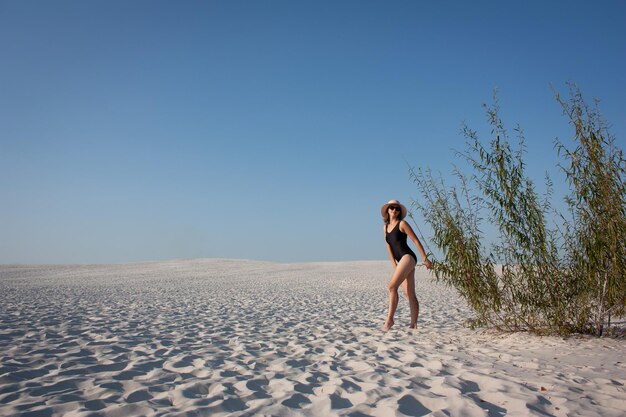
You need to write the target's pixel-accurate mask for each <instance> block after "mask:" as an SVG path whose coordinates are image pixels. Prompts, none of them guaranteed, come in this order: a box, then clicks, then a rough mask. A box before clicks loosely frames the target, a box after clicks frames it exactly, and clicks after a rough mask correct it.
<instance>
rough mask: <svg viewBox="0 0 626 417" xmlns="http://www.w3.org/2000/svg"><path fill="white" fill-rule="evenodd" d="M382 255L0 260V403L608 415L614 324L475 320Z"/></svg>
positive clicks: (158, 410) (613, 389)
mask: <svg viewBox="0 0 626 417" xmlns="http://www.w3.org/2000/svg"><path fill="white" fill-rule="evenodd" d="M390 273H391V267H390V265H389V263H388V262H342V263H310V264H274V263H267V262H252V261H232V260H194V261H172V262H159V263H145V264H131V265H115V266H111V265H107V266H31V267H28V266H9V265H3V266H0V352H1V353H0V354H1V359H0V415H2V416H13V415H14V416H18V415H23V416H30V415H33V416H53V415H54V416H106V417H115V416H129V415H136V416H139V415H145V416H161V415H168V416H170V415H172V416H202V415H207V416H209V415H210V416H220V415H232V416H252V415H255V416H256V415H266V416H301V415H302V416H334V415H341V416H354V417H357V416H368V415H370V416H402V415H408V416H421V415H433V416H490V417H495V416H504V415H507V416H526V415H541V416H552V415H554V416H585V417H590V416H623V415H624V410H626V393H625V390H624V388H625V387H624V384H625V383H626V382H625V377H626V365H625V362H624V361H625V360H626V357H625V355H624V353H625V352H626V348H625V342H624V341H621V340H615V339H596V338H586V337H572V338H567V339H563V338H557V337H536V336H531V335H528V334H513V335H503V334H497V333H493V332H486V331H472V330H469V329H466V328H464V327H463V326H462V323H463V321H464V320H465V319H466V318H467V317H469V311H468V309H467V308H466V307H465V306H464V303H463V302H462V301H461V300H460V299H459V298H458V297H457V296H456V295H455V294H454V293H453V291H452V290H448V289H446V288H444V287H442V286H440V285H438V284H435V283H433V282H432V280H431V279H430V276H429V274H428V272H426V271H425V270H421V271H418V273H417V276H416V281H417V282H416V287H417V293H418V299H419V301H420V304H421V315H420V320H419V323H418V325H419V330H418V331H411V330H409V329H406V327H407V326H408V324H409V317H408V316H409V312H408V305H407V302H406V300H404V298H402V297H401V299H400V306H399V310H398V312H397V315H396V326H395V327H394V328H393V329H392V330H391V331H390V332H389V333H386V334H385V333H383V332H382V331H381V330H380V328H381V326H382V324H383V321H384V318H385V313H386V308H387V294H386V287H385V285H386V282H387V280H388V278H389V275H390Z"/></svg>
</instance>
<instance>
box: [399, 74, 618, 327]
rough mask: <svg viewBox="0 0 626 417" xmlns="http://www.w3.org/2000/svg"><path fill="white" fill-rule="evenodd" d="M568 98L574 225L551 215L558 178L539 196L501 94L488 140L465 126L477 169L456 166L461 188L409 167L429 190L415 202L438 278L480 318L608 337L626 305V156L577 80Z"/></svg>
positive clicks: (468, 155) (491, 110)
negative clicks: (489, 235)
mask: <svg viewBox="0 0 626 417" xmlns="http://www.w3.org/2000/svg"><path fill="white" fill-rule="evenodd" d="M570 96H571V98H570V100H569V101H564V100H562V99H561V98H560V96H559V95H558V94H557V95H556V98H557V101H558V102H559V103H560V104H561V106H562V107H563V110H564V113H565V114H566V115H567V116H568V117H569V119H570V122H571V123H572V124H573V125H574V127H575V136H574V142H575V145H576V146H575V148H574V149H573V150H569V149H567V147H566V146H565V145H564V144H563V143H561V142H559V141H557V142H556V144H555V146H556V148H557V149H558V152H559V155H564V157H565V160H566V161H567V162H568V164H567V166H566V167H564V168H563V171H564V172H565V174H566V177H567V181H568V184H570V186H571V188H572V191H571V195H569V196H568V197H567V199H566V201H567V204H568V207H569V210H570V213H569V217H570V218H571V220H572V222H571V223H569V222H567V221H565V225H564V227H562V228H559V227H558V224H556V222H555V221H550V219H554V218H555V216H554V214H555V210H554V209H553V208H552V206H551V203H550V198H551V196H552V192H551V187H552V184H551V182H550V179H549V178H546V186H547V190H548V191H547V192H546V194H545V195H543V196H540V195H539V194H538V193H537V192H536V189H535V185H534V183H533V181H532V180H531V179H530V177H528V176H527V174H526V165H525V164H524V160H523V157H524V154H525V146H524V135H523V132H522V130H521V128H519V127H517V128H516V129H515V132H516V138H517V148H516V149H513V148H512V146H511V144H510V141H509V137H508V134H507V131H506V129H505V128H504V124H503V122H502V120H501V119H500V116H499V106H498V102H497V98H496V95H495V94H494V104H493V105H492V106H485V108H486V112H487V116H488V121H489V124H490V126H491V128H492V135H493V138H492V140H491V141H490V142H489V145H488V146H485V145H483V144H482V143H481V142H480V140H479V138H478V135H477V133H476V132H475V131H473V130H472V129H470V128H469V127H467V126H464V127H463V135H464V137H465V143H466V149H465V151H464V152H457V155H460V156H461V157H463V158H464V159H465V160H466V161H467V162H468V163H469V165H470V166H471V167H472V168H473V169H474V173H473V174H472V175H471V176H469V177H468V176H467V175H464V174H463V173H461V172H460V171H459V170H458V169H455V170H454V174H455V176H456V177H457V178H458V179H459V184H460V185H459V186H447V185H446V184H445V183H444V182H443V180H442V179H441V178H435V177H434V176H433V175H432V172H431V171H430V170H429V169H426V170H422V169H417V170H415V169H411V170H410V177H411V178H412V180H413V181H414V182H415V184H416V185H417V188H418V190H419V192H420V194H421V196H422V198H421V199H419V200H417V201H414V206H415V207H417V208H418V210H419V211H420V212H421V213H422V214H423V216H424V218H425V221H426V223H428V224H429V225H430V226H431V228H432V230H433V242H434V244H435V245H436V246H437V247H438V248H439V249H440V251H441V252H442V254H443V259H441V260H437V259H435V261H436V262H435V263H434V268H433V270H434V273H435V277H436V278H437V279H438V280H440V281H443V282H445V283H447V284H449V285H451V286H453V287H455V288H456V289H457V290H458V291H459V292H460V294H461V295H462V296H463V297H465V299H466V300H467V301H468V303H469V305H470V306H471V307H472V308H473V309H474V311H475V312H476V313H477V317H476V319H475V321H474V322H475V323H476V324H479V325H489V326H494V327H498V328H504V329H507V330H529V331H532V332H536V333H558V334H566V333H571V332H594V333H596V334H599V335H601V334H602V332H603V323H604V322H605V321H606V320H607V319H609V320H610V316H611V314H613V315H623V314H624V312H625V301H626V285H625V280H626V247H625V246H626V245H625V243H624V241H623V238H624V236H626V203H625V201H626V182H625V179H626V163H625V161H624V158H623V154H622V152H621V151H619V150H618V149H617V148H616V146H615V143H614V139H613V138H612V136H610V135H609V133H608V130H607V128H606V123H605V122H603V120H602V119H601V117H600V113H599V111H597V106H596V107H595V108H594V109H590V108H589V107H587V106H586V105H585V102H584V100H583V98H582V95H581V94H580V91H579V90H578V89H577V88H575V87H573V86H570ZM485 217H486V219H487V220H488V221H489V222H490V223H491V224H493V225H495V226H496V227H497V229H498V231H499V239H498V240H497V241H496V242H495V243H493V244H492V245H491V246H490V248H489V250H488V249H487V248H486V247H485V244H484V241H485V238H484V236H483V233H482V231H481V227H482V226H483V221H484V218H485ZM556 217H557V218H561V219H563V220H566V217H565V216H564V215H562V214H560V213H559V214H558V216H556ZM431 256H433V254H431ZM499 263H501V264H502V270H501V271H499V272H498V273H497V272H496V269H495V268H494V265H496V264H499ZM591 324H593V326H591Z"/></svg>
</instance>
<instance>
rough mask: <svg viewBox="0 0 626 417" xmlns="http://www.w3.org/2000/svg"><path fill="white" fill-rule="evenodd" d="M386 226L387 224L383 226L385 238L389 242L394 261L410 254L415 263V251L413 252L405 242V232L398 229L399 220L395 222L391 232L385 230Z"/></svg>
mask: <svg viewBox="0 0 626 417" xmlns="http://www.w3.org/2000/svg"><path fill="white" fill-rule="evenodd" d="M387 228H388V225H387V226H385V240H386V241H387V243H389V246H390V247H391V253H393V258H394V259H395V260H396V262H400V259H402V257H403V256H404V255H411V256H412V257H413V259H415V262H416V263H417V256H415V252H413V251H412V250H411V248H409V245H407V243H406V233H402V231H401V230H400V222H398V224H396V227H394V228H393V230H391V232H387V230H388V229H387Z"/></svg>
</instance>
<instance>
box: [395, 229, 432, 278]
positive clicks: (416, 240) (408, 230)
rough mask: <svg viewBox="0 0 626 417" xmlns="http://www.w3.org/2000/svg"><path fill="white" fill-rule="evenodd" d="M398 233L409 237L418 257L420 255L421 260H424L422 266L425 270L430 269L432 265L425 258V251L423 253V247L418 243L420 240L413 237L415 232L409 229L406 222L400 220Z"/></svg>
mask: <svg viewBox="0 0 626 417" xmlns="http://www.w3.org/2000/svg"><path fill="white" fill-rule="evenodd" d="M400 231H401V232H402V233H404V234H406V235H407V236H408V237H410V238H411V240H412V241H413V243H415V247H417V250H418V251H419V252H420V255H422V259H424V266H426V268H428V269H430V268H431V266H432V265H431V263H430V261H429V260H428V258H427V257H426V251H424V247H423V246H422V242H420V240H419V239H418V238H417V236H416V235H415V232H414V231H413V229H411V225H409V224H408V223H407V222H406V221H404V220H401V221H400Z"/></svg>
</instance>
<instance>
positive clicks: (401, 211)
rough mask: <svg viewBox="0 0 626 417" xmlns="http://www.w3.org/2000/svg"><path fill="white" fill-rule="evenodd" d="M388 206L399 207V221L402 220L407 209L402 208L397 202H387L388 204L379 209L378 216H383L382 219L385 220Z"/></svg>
mask: <svg viewBox="0 0 626 417" xmlns="http://www.w3.org/2000/svg"><path fill="white" fill-rule="evenodd" d="M389 206H398V207H400V220H402V219H404V218H405V217H406V213H407V209H406V207H404V206H403V205H402V204H400V202H399V201H398V200H389V202H388V203H386V204H383V206H382V207H381V208H380V214H381V215H382V216H383V219H385V220H387V216H388V214H387V209H388V208H389Z"/></svg>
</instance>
